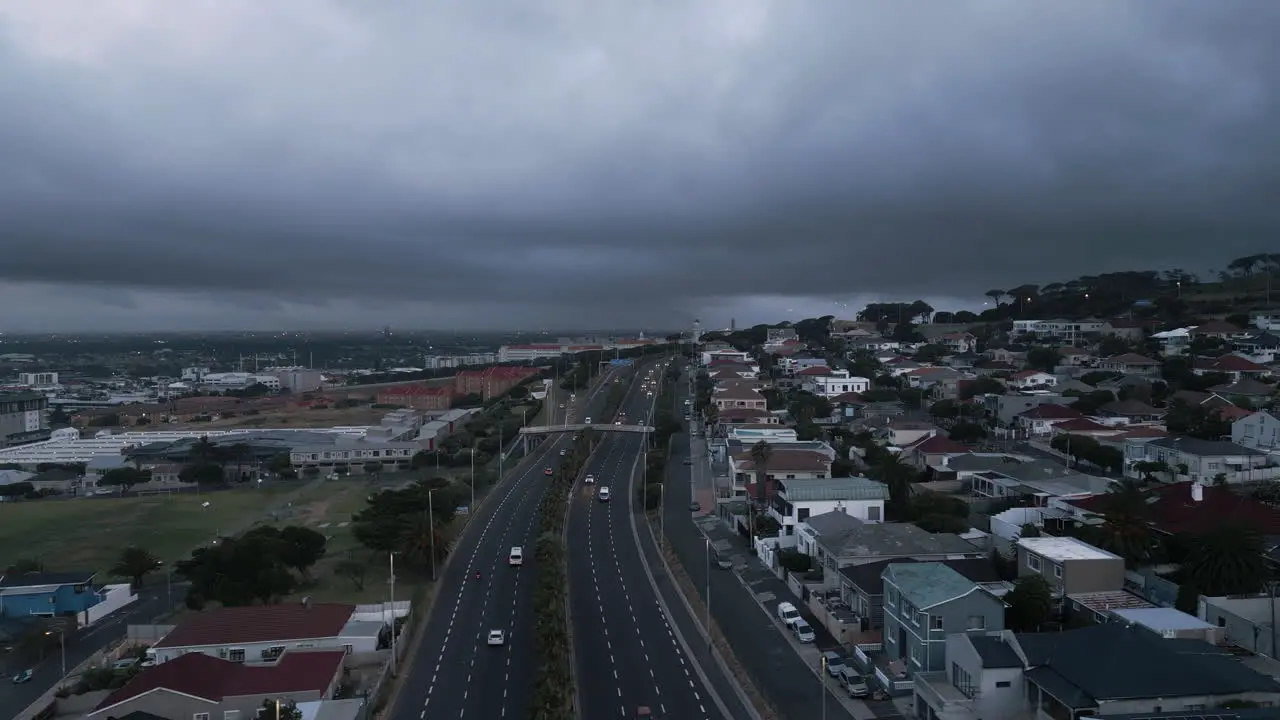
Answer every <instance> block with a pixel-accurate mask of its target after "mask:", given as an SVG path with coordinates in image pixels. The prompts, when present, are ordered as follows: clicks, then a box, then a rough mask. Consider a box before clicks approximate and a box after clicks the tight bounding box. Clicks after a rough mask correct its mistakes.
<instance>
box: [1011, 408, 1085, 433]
mask: <svg viewBox="0 0 1280 720" xmlns="http://www.w3.org/2000/svg"><path fill="white" fill-rule="evenodd" d="M1082 417H1084V414H1083V413H1081V412H1080V411H1079V410H1075V409H1073V408H1069V407H1067V406H1066V405H1059V404H1057V403H1043V404H1041V405H1036V406H1035V407H1033V408H1031V409H1029V410H1024V411H1022V412H1020V413H1018V415H1017V416H1016V417H1015V421H1016V424H1017V426H1018V428H1019V429H1021V430H1022V431H1023V432H1026V433H1028V434H1030V435H1049V434H1050V433H1052V432H1053V426H1054V425H1056V424H1058V423H1060V422H1063V421H1065V420H1078V419H1080V418H1082Z"/></svg>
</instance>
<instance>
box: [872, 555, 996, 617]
mask: <svg viewBox="0 0 1280 720" xmlns="http://www.w3.org/2000/svg"><path fill="white" fill-rule="evenodd" d="M883 577H884V581H885V582H886V583H892V584H893V585H894V586H895V587H897V588H898V591H899V592H901V593H902V596H903V597H904V598H907V599H908V600H910V601H911V603H912V604H913V605H915V606H916V607H917V608H919V609H921V610H928V609H929V608H931V607H934V606H937V605H941V604H942V603H944V602H947V601H949V600H954V599H956V598H959V597H964V596H965V595H968V594H969V593H971V592H973V591H974V590H977V589H978V585H977V583H975V582H973V581H972V580H970V579H969V578H967V577H965V576H963V575H961V574H960V573H958V572H956V571H955V570H953V569H951V568H949V567H947V566H946V565H943V564H942V563H938V562H922V563H891V564H889V565H888V566H886V567H885V569H884V575H883Z"/></svg>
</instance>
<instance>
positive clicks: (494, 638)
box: [489, 630, 507, 645]
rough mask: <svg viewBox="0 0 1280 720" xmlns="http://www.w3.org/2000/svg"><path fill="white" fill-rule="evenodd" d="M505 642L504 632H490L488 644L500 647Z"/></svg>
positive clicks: (505, 634) (505, 635) (505, 633)
mask: <svg viewBox="0 0 1280 720" xmlns="http://www.w3.org/2000/svg"><path fill="white" fill-rule="evenodd" d="M506 642H507V632H506V631H505V630H490V631H489V644H490V645H502V644H504V643H506Z"/></svg>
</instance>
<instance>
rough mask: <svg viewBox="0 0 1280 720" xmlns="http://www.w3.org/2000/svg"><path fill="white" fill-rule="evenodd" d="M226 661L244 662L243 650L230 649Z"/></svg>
mask: <svg viewBox="0 0 1280 720" xmlns="http://www.w3.org/2000/svg"><path fill="white" fill-rule="evenodd" d="M227 659H228V660H230V661H231V662H244V648H231V649H230V650H229V651H227Z"/></svg>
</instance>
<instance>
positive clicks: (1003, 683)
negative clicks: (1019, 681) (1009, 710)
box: [996, 680, 1013, 688]
mask: <svg viewBox="0 0 1280 720" xmlns="http://www.w3.org/2000/svg"><path fill="white" fill-rule="evenodd" d="M1012 686H1013V683H1011V682H1009V681H1008V680H997V681H996V687H998V688H1007V687H1012Z"/></svg>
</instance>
